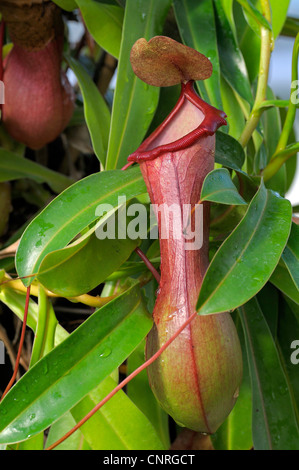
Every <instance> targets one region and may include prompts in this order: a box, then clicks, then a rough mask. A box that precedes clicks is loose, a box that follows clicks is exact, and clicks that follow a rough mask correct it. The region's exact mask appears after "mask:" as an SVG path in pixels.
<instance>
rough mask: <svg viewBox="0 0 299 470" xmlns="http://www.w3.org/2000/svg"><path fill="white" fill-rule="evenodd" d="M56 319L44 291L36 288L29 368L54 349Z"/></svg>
mask: <svg viewBox="0 0 299 470" xmlns="http://www.w3.org/2000/svg"><path fill="white" fill-rule="evenodd" d="M56 326H57V319H56V316H55V313H54V310H53V307H52V304H51V302H50V300H49V299H48V296H47V294H46V291H45V290H44V288H43V287H42V286H40V285H39V288H38V318H37V327H36V332H35V338H34V343H33V348H32V355H31V361H30V367H32V366H33V365H34V364H35V363H36V362H37V361H38V360H39V359H41V358H42V357H43V356H45V355H46V354H47V353H48V352H49V351H51V349H52V348H53V347H54V339H55V330H56Z"/></svg>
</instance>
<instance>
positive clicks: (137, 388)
mask: <svg viewBox="0 0 299 470" xmlns="http://www.w3.org/2000/svg"><path fill="white" fill-rule="evenodd" d="M144 351H145V341H143V342H142V343H141V344H140V345H139V346H138V347H137V348H136V349H135V351H133V353H132V354H131V355H130V356H129V357H128V360H127V367H128V374H130V373H131V372H133V371H134V370H136V369H137V368H138V367H139V366H141V365H142V364H143V362H144ZM127 394H128V396H129V397H130V399H131V400H132V401H133V402H134V403H135V405H137V406H138V408H139V409H140V410H141V411H142V413H143V414H144V415H145V416H146V417H147V418H148V419H149V420H150V422H151V423H152V425H153V426H154V428H155V429H156V432H157V433H158V435H159V436H160V439H161V440H162V442H163V444H164V447H165V449H169V446H170V440H169V429H168V428H169V425H168V414H167V413H165V411H164V410H162V408H161V407H160V405H159V403H158V402H157V400H156V398H155V396H154V394H153V392H152V390H151V388H150V386H149V382H148V376H147V371H146V370H143V371H142V372H140V373H139V374H138V375H137V376H136V377H134V379H133V380H131V381H130V382H129V383H128V385H127Z"/></svg>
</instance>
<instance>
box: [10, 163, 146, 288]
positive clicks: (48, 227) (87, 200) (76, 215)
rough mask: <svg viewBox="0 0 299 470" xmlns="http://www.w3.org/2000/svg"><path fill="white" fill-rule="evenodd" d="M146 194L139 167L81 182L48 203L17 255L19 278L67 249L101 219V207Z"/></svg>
mask: <svg viewBox="0 0 299 470" xmlns="http://www.w3.org/2000/svg"><path fill="white" fill-rule="evenodd" d="M145 192H146V186H145V183H144V181H143V178H142V176H141V173H140V169H139V167H138V166H136V167H135V168H130V169H128V170H126V171H121V170H118V171H116V170H115V171H105V172H100V173H95V174H93V175H90V176H87V177H86V178H83V179H82V180H80V181H78V182H77V183H75V184H74V185H72V186H71V187H70V188H68V189H67V190H65V191H64V192H63V193H61V194H60V195H59V196H57V197H56V198H55V199H54V200H53V201H52V202H51V203H50V204H48V206H47V207H46V208H45V209H44V210H43V211H42V212H41V213H40V214H39V215H38V216H37V217H36V218H35V219H34V220H33V221H32V222H31V223H30V224H29V225H28V227H27V228H26V230H25V232H24V233H23V236H22V238H21V241H20V245H19V247H18V251H17V254H16V267H17V271H18V274H19V276H26V275H31V274H36V273H37V272H38V269H39V266H40V263H41V262H42V260H43V258H44V257H45V256H46V255H47V254H48V253H50V252H52V251H54V250H59V249H60V248H64V247H65V246H66V245H67V244H68V243H69V242H71V241H72V240H73V239H74V238H75V237H76V236H77V235H78V234H79V233H80V232H81V231H82V230H83V229H85V228H86V227H87V226H88V225H89V224H91V223H92V222H94V221H95V220H96V219H97V215H96V209H97V207H98V206H99V205H100V204H111V205H112V206H113V207H117V206H118V205H119V199H118V198H119V196H125V197H126V198H127V200H130V199H132V198H133V197H135V196H136V195H139V194H142V193H145ZM32 280H33V278H29V279H27V280H24V284H25V285H29V284H30V282H31V281H32Z"/></svg>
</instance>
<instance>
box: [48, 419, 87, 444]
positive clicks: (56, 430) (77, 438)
mask: <svg viewBox="0 0 299 470" xmlns="http://www.w3.org/2000/svg"><path fill="white" fill-rule="evenodd" d="M75 424H76V421H75V420H74V418H73V417H72V415H71V413H70V412H67V413H65V414H64V415H63V416H62V417H61V418H60V419H58V420H57V421H56V422H55V423H54V424H52V426H51V427H50V430H49V434H48V436H47V441H46V447H49V446H50V445H51V444H54V442H56V441H57V440H58V439H59V438H60V437H62V436H64V434H66V433H67V432H68V431H69V430H70V429H72V428H73V427H74V426H75ZM89 449H90V446H89V445H88V444H87V442H86V441H85V440H84V438H83V435H82V432H81V430H80V429H77V431H75V432H74V433H73V434H72V435H71V436H69V437H68V438H67V439H66V440H65V441H63V442H62V443H61V444H59V445H58V446H57V447H55V450H89ZM90 450H91V449H90Z"/></svg>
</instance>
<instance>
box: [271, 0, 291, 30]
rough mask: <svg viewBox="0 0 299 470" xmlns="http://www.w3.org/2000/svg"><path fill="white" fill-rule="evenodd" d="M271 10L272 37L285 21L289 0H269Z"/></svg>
mask: <svg viewBox="0 0 299 470" xmlns="http://www.w3.org/2000/svg"><path fill="white" fill-rule="evenodd" d="M270 4H271V12H272V30H273V35H274V39H276V38H277V37H278V35H279V34H280V32H281V30H282V28H283V25H284V23H285V20H286V17H287V12H288V9H289V4H290V0H284V1H283V2H282V1H281V0H270Z"/></svg>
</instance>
